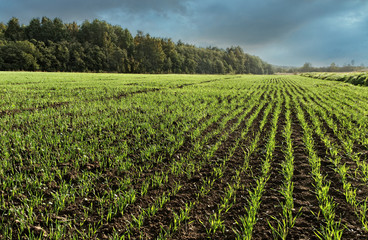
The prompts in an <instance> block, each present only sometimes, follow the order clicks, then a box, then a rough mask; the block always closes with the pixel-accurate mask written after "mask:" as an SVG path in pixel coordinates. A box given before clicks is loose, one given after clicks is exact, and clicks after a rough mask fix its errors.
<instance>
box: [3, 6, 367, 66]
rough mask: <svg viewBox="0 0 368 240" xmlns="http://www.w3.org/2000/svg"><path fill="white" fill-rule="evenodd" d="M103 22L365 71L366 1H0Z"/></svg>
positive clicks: (20, 12) (35, 12)
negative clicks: (363, 67) (363, 66)
mask: <svg viewBox="0 0 368 240" xmlns="http://www.w3.org/2000/svg"><path fill="white" fill-rule="evenodd" d="M43 16H46V17H49V18H55V17H58V18H61V19H62V20H63V21H64V22H65V23H70V22H73V21H75V22H77V23H79V24H81V23H82V22H83V21H85V20H89V21H92V20H93V19H96V18H97V19H100V20H105V21H106V22H108V23H110V24H113V25H120V26H121V27H123V28H127V29H128V30H129V31H130V32H131V33H132V34H133V35H135V34H136V33H137V31H138V30H139V31H143V32H144V33H149V34H150V35H151V36H154V37H163V38H171V39H172V40H174V41H178V40H181V41H182V42H185V43H189V44H194V45H196V46H199V47H208V46H216V47H219V48H224V49H226V48H227V47H231V46H241V47H242V48H243V49H244V51H245V52H247V53H250V54H252V55H256V56H259V57H261V58H262V59H263V60H265V61H266V62H268V63H271V64H274V65H280V66H302V65H303V64H304V63H305V62H309V63H311V64H312V65H313V66H329V65H330V64H331V63H332V62H334V63H336V64H338V65H339V66H342V65H346V64H352V63H354V64H355V65H361V64H364V65H365V66H368V0H261V1H260V0H226V1H224V0H102V1H101V0H62V1H60V0H52V1H50V0H0V22H3V23H7V22H8V21H9V20H10V18H12V17H16V18H18V19H19V20H20V22H21V23H23V24H26V25H27V24H28V23H29V21H30V20H31V19H32V18H37V17H38V18H42V17H43Z"/></svg>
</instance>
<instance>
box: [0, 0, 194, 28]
mask: <svg viewBox="0 0 368 240" xmlns="http://www.w3.org/2000/svg"><path fill="white" fill-rule="evenodd" d="M188 1H189V0H155V1H152V0H151V1H150V0H103V1H101V0H88V1H86V0H63V1H60V0H57V1H49V0H35V1H29V0H12V1H9V2H10V3H4V5H5V6H3V7H1V8H0V16H1V18H2V19H1V20H2V21H6V20H7V19H10V18H11V17H13V16H14V17H18V18H19V19H20V20H22V21H23V22H25V23H27V21H29V20H30V19H31V18H34V17H42V16H48V17H60V18H62V19H63V20H65V21H74V20H76V21H83V20H85V19H93V18H97V17H99V16H101V15H102V14H106V13H108V12H116V11H120V12H122V13H125V14H127V15H134V14H145V13H146V12H157V13H167V12H173V13H177V14H183V13H185V11H186V4H187V2H188ZM4 18H5V19H4Z"/></svg>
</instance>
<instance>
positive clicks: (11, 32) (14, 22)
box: [4, 17, 24, 41]
mask: <svg viewBox="0 0 368 240" xmlns="http://www.w3.org/2000/svg"><path fill="white" fill-rule="evenodd" d="M4 36H5V38H6V39H7V40H9V41H21V40H24V31H23V28H22V27H21V26H20V25H19V20H18V18H15V17H13V18H12V19H10V20H9V22H8V26H7V28H6V30H5V32H4Z"/></svg>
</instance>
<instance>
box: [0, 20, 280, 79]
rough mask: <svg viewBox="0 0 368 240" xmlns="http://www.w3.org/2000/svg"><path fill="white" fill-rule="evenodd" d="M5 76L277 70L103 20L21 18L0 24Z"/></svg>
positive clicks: (238, 51) (236, 54) (239, 53)
mask: <svg viewBox="0 0 368 240" xmlns="http://www.w3.org/2000/svg"><path fill="white" fill-rule="evenodd" d="M0 48H1V51H0V64H1V65H0V66H1V68H0V70H6V69H7V70H32V69H34V70H42V71H78V72H85V71H92V72H134V73H208V74H215V73H217V74H226V73H238V74H243V73H255V74H263V73H272V72H273V67H272V66H271V65H269V64H267V63H265V62H263V61H262V60H261V59H260V58H258V57H255V56H251V55H248V54H246V53H244V51H243V49H242V48H241V47H239V46H237V47H231V48H228V49H226V50H223V49H220V48H218V47H207V48H199V47H196V46H194V45H190V44H185V43H183V42H182V41H180V40H179V41H178V42H177V43H176V44H175V43H174V42H173V41H172V40H171V39H166V38H156V37H151V36H150V35H149V34H143V32H140V31H139V32H138V33H137V35H136V36H135V37H133V36H132V35H131V33H130V32H129V31H128V30H127V29H123V28H122V27H120V26H113V25H111V24H109V23H107V22H105V21H101V20H98V19H95V20H93V21H92V22H89V21H85V22H83V23H82V24H81V25H78V24H77V23H75V22H73V23H66V24H64V23H63V22H62V20H61V19H59V18H54V19H53V20H51V19H49V18H47V17H42V19H41V20H40V19H39V18H33V19H32V20H31V21H30V22H29V24H28V25H26V26H23V25H22V26H21V25H20V24H19V20H18V19H17V18H12V19H10V21H9V22H8V23H7V25H5V24H1V23H0Z"/></svg>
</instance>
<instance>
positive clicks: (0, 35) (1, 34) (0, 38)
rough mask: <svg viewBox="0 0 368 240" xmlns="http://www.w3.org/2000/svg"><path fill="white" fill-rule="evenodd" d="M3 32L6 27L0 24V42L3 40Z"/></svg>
mask: <svg viewBox="0 0 368 240" xmlns="http://www.w3.org/2000/svg"><path fill="white" fill-rule="evenodd" d="M5 31H6V25H5V24H4V23H0V40H5V36H4V34H5Z"/></svg>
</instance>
